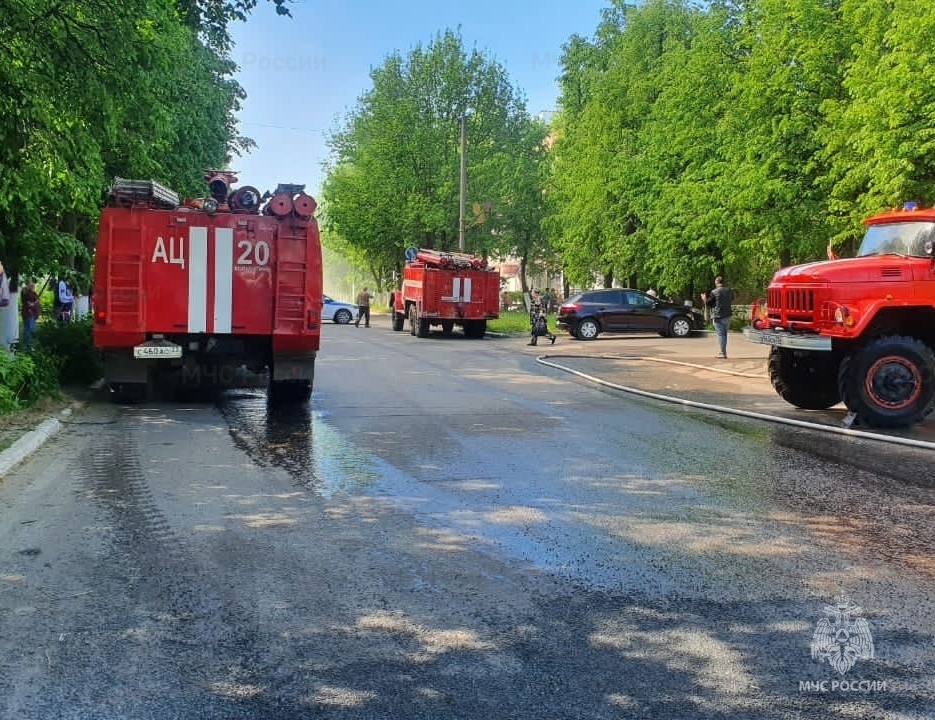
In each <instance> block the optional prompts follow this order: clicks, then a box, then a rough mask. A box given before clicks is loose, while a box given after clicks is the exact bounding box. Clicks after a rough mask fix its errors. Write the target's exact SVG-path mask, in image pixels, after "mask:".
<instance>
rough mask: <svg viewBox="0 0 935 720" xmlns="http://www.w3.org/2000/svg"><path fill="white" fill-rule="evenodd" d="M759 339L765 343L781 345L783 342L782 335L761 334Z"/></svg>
mask: <svg viewBox="0 0 935 720" xmlns="http://www.w3.org/2000/svg"><path fill="white" fill-rule="evenodd" d="M759 339H760V342H761V343H763V344H764V345H779V344H780V343H781V342H782V336H780V335H760V336H759Z"/></svg>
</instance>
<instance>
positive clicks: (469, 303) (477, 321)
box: [391, 248, 500, 338]
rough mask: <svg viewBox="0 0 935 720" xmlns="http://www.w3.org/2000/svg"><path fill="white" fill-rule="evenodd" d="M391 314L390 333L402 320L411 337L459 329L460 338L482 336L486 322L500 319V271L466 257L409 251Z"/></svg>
mask: <svg viewBox="0 0 935 720" xmlns="http://www.w3.org/2000/svg"><path fill="white" fill-rule="evenodd" d="M391 312H392V317H393V329H394V330H402V329H403V328H404V327H405V326H406V323H407V322H408V324H409V332H410V333H411V334H412V335H415V336H416V337H420V338H424V337H428V334H429V330H430V328H431V327H433V326H439V327H441V329H442V332H443V333H445V334H450V333H451V332H452V331H453V329H454V328H455V327H461V328H463V330H464V335H465V336H466V337H469V338H482V337H484V334H485V333H486V332H487V321H488V320H493V319H496V318H498V317H500V272H499V271H498V270H497V269H496V268H494V267H492V266H490V265H489V264H488V263H487V261H486V260H484V259H483V258H479V257H474V256H472V255H466V254H463V253H453V252H442V251H439V250H424V249H417V248H410V249H409V250H407V251H406V265H405V267H404V268H403V278H402V287H401V288H400V289H399V290H396V291H395V293H394V295H393V308H392V310H391Z"/></svg>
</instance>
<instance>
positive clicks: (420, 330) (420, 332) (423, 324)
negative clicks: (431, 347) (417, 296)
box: [416, 320, 429, 338]
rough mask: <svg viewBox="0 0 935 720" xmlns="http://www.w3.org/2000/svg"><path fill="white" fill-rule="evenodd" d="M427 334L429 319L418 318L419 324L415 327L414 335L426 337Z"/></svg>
mask: <svg viewBox="0 0 935 720" xmlns="http://www.w3.org/2000/svg"><path fill="white" fill-rule="evenodd" d="M428 336H429V321H428V320H419V326H418V327H417V328H416V337H420V338H427V337H428Z"/></svg>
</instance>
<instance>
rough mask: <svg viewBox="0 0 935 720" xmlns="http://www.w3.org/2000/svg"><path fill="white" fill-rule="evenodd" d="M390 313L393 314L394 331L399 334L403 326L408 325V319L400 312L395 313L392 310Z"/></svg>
mask: <svg viewBox="0 0 935 720" xmlns="http://www.w3.org/2000/svg"><path fill="white" fill-rule="evenodd" d="M390 312H391V313H392V314H393V329H394V330H395V331H396V332H399V331H400V330H402V329H403V326H404V325H405V324H406V317H405V316H404V315H400V314H399V313H398V312H395V311H394V310H391V311H390Z"/></svg>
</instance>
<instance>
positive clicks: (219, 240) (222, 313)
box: [214, 228, 234, 333]
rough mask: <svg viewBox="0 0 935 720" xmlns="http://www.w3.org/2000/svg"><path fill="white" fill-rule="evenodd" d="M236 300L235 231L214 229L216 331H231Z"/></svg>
mask: <svg viewBox="0 0 935 720" xmlns="http://www.w3.org/2000/svg"><path fill="white" fill-rule="evenodd" d="M233 302H234V231H233V229H232V228H218V229H217V230H215V231H214V332H216V333H229V332H230V331H231V308H232V305H233Z"/></svg>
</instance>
